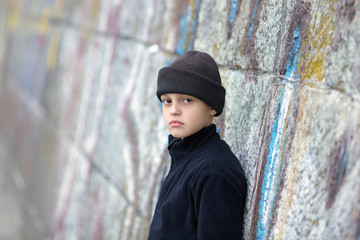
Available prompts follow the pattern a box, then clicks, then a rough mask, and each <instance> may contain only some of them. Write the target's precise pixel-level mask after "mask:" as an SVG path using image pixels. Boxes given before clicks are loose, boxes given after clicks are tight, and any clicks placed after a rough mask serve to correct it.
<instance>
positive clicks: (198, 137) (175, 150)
mask: <svg viewBox="0 0 360 240" xmlns="http://www.w3.org/2000/svg"><path fill="white" fill-rule="evenodd" d="M213 137H217V138H220V136H219V135H218V134H217V132H216V125H215V124H211V125H210V126H208V127H205V128H203V129H201V130H200V131H198V132H196V133H194V134H193V135H191V136H189V137H186V138H184V139H181V138H175V137H173V136H172V135H169V145H168V149H169V153H170V155H171V157H172V158H173V159H176V160H178V159H182V158H184V157H186V156H189V154H190V153H192V152H193V151H194V150H195V149H199V148H201V147H202V146H204V145H205V144H206V143H208V142H209V141H210V139H211V138H213Z"/></svg>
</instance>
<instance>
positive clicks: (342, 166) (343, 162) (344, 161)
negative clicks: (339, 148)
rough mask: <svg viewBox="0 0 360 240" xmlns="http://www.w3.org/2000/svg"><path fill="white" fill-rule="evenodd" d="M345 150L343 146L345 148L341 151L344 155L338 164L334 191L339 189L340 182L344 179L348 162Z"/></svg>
mask: <svg viewBox="0 0 360 240" xmlns="http://www.w3.org/2000/svg"><path fill="white" fill-rule="evenodd" d="M346 148H347V146H346V145H345V147H344V149H343V151H344V154H343V156H342V160H341V163H340V170H339V175H338V178H337V181H336V189H339V187H340V184H341V180H342V178H343V177H344V174H345V170H346V166H347V163H348V160H349V153H348V152H347V149H346Z"/></svg>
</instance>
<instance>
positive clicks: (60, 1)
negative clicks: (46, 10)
mask: <svg viewBox="0 0 360 240" xmlns="http://www.w3.org/2000/svg"><path fill="white" fill-rule="evenodd" d="M63 9H64V0H57V1H56V2H55V7H54V16H55V17H56V18H60V17H61V15H62V12H63Z"/></svg>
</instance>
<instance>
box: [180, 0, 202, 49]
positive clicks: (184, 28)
mask: <svg viewBox="0 0 360 240" xmlns="http://www.w3.org/2000/svg"><path fill="white" fill-rule="evenodd" d="M199 8H200V0H197V1H196V4H195V9H194V10H192V8H191V5H189V6H188V8H187V9H186V10H185V11H184V13H183V15H182V18H181V20H180V33H179V38H178V43H177V46H176V53H177V54H179V55H182V54H184V53H185V52H187V51H189V50H191V49H192V48H193V45H194V41H195V33H196V28H197V23H198V17H199ZM192 11H194V12H193V14H194V17H193V18H192V17H191V16H192ZM189 21H192V22H191V24H189ZM189 25H190V27H189ZM189 34H190V36H189ZM188 36H189V37H188Z"/></svg>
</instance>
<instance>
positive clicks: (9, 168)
mask: <svg viewBox="0 0 360 240" xmlns="http://www.w3.org/2000/svg"><path fill="white" fill-rule="evenodd" d="M358 5H359V2H357V1H345V0H337V1H328V0H319V1H311V2H309V1H301V0H283V1H280V2H279V1H275V0H269V1H260V0H257V1H235V0H229V1H219V0H202V1H199V0H188V1H158V0H152V1H128V0H120V1H98V0H86V1H85V0H84V1H78V2H73V1H65V0H54V1H35V2H34V1H2V3H0V32H1V34H0V59H1V64H0V70H1V75H0V84H1V87H0V99H1V104H0V146H1V148H0V149H1V151H2V153H1V156H3V158H4V159H5V160H2V161H1V162H0V163H1V164H2V167H1V169H2V170H1V171H0V173H1V174H2V175H4V176H5V177H6V179H9V180H8V181H9V186H12V188H11V189H9V194H12V195H14V196H15V199H18V200H17V202H16V204H17V206H19V209H21V211H20V214H21V216H22V218H23V219H24V220H23V221H24V223H23V225H24V231H25V232H26V233H27V234H28V236H31V237H32V238H34V239H39V238H44V237H51V238H53V239H72V238H74V239H146V235H147V230H148V227H149V224H150V221H151V217H152V213H153V210H154V206H155V203H156V200H157V194H158V191H159V187H160V185H161V182H162V180H163V178H164V176H165V175H166V173H167V171H168V166H169V161H168V160H169V156H168V154H167V150H166V144H167V142H166V141H167V134H168V133H167V131H166V128H165V126H164V123H163V122H162V119H161V108H160V107H159V106H160V105H159V102H158V100H157V99H156V97H155V91H156V77H157V71H158V70H159V68H161V67H163V66H165V65H167V64H168V63H169V62H171V61H172V60H173V59H174V58H175V57H176V56H178V55H181V54H183V53H184V52H186V51H188V50H190V49H197V50H200V51H205V52H208V53H209V54H211V55H212V56H213V57H214V58H215V60H216V62H217V63H218V65H219V68H220V72H221V76H222V80H223V84H224V86H225V87H226V89H227V96H226V107H225V110H224V113H223V114H222V116H221V117H219V119H217V120H216V123H217V125H218V128H219V130H220V134H221V136H222V137H223V138H225V140H226V141H227V142H228V143H229V145H230V146H231V148H232V150H233V151H234V152H235V153H236V155H237V156H238V157H239V159H240V162H241V164H242V165H243V166H244V169H245V172H246V175H247V178H248V181H249V193H248V200H247V205H246V216H245V218H246V221H245V226H244V227H245V239H273V238H279V239H301V238H304V239H326V238H329V239H358V238H359V237H360V232H359V229H360V180H359V178H358V177H357V176H358V175H359V173H360V163H359V161H358V159H359V157H360V150H359V148H358V147H357V146H358V145H359V142H360V138H359V136H360V80H359V74H360V70H359V69H360V67H359V66H360V57H359V56H360V55H359V52H358V49H360V48H359V41H357V39H360V31H359V30H358V28H357V26H358V25H359V21H360V18H359V14H358V10H357V9H358ZM4 169H6V170H4ZM25 222H27V224H25Z"/></svg>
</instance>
